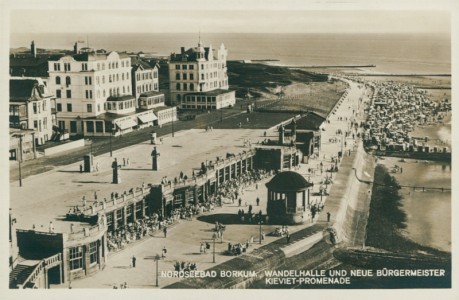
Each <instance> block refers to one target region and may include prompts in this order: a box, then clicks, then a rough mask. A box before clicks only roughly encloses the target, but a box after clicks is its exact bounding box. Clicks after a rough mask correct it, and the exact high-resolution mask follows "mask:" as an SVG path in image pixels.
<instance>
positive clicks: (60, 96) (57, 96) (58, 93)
mask: <svg viewBox="0 0 459 300" xmlns="http://www.w3.org/2000/svg"><path fill="white" fill-rule="evenodd" d="M56 98H62V93H61V90H56Z"/></svg>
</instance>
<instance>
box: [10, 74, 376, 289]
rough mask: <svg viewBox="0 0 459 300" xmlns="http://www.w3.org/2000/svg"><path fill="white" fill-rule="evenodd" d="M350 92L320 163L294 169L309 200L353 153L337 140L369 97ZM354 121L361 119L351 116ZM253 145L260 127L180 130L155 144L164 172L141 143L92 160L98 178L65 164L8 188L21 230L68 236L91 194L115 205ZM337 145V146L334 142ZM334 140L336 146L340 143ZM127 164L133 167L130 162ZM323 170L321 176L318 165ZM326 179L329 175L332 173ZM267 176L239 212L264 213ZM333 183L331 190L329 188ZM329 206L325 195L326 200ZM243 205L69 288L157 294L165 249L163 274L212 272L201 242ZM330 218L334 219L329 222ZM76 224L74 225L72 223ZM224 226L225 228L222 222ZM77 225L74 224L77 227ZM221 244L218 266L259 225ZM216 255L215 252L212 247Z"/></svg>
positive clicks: (171, 234)
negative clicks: (124, 196) (182, 267)
mask: <svg viewBox="0 0 459 300" xmlns="http://www.w3.org/2000/svg"><path fill="white" fill-rule="evenodd" d="M349 83H350V90H349V94H348V95H347V97H346V99H344V101H343V102H342V103H341V105H340V106H339V107H338V109H337V110H336V112H335V114H332V115H330V117H329V121H330V122H329V123H328V122H327V123H326V124H325V130H324V131H322V149H321V151H320V155H319V157H317V158H314V159H310V160H309V162H308V163H307V164H301V165H300V168H298V169H297V170H296V171H297V172H299V173H300V174H302V175H303V176H304V177H305V178H306V179H307V180H309V181H310V182H313V183H314V186H313V187H312V191H311V195H313V194H314V193H315V192H318V191H319V187H320V182H321V181H322V180H323V179H324V178H325V177H326V176H327V173H326V172H325V169H328V168H329V167H330V165H331V164H332V161H331V157H332V156H336V155H337V154H338V151H341V150H345V151H348V149H351V150H353V149H354V141H355V140H356V139H355V140H354V139H353V138H352V135H350V136H348V138H347V139H346V141H341V140H340V138H341V137H342V136H341V135H336V132H337V130H338V129H340V130H342V131H343V132H344V131H347V130H349V124H350V121H351V119H352V117H353V111H355V112H357V111H358V110H363V105H362V104H360V105H359V101H360V100H359V99H360V98H361V97H362V96H363V95H364V93H365V92H366V94H368V91H366V90H365V89H364V88H363V87H359V86H358V84H357V83H354V82H349ZM354 116H355V117H356V119H357V121H360V118H363V115H358V114H357V115H354ZM267 134H268V138H271V139H275V138H277V136H278V133H277V128H276V127H273V128H271V129H269V130H268V131H267ZM248 139H250V141H251V143H252V147H256V146H257V144H256V143H257V142H258V141H260V142H261V141H262V140H263V139H265V137H264V130H259V129H234V130H226V129H221V130H217V129H214V130H212V131H205V130H202V129H192V130H187V131H181V132H178V133H176V134H175V137H171V136H170V135H169V136H165V137H163V140H162V144H161V145H157V146H156V147H157V149H158V150H159V152H160V154H161V156H160V158H159V161H160V170H159V171H152V170H151V157H150V153H151V151H152V149H153V145H151V144H150V143H148V142H146V143H142V144H138V145H135V146H131V147H128V148H125V149H122V150H118V151H115V152H114V153H113V157H110V155H109V153H107V154H104V155H101V156H98V157H95V160H94V162H95V163H98V164H99V171H98V172H94V173H80V172H79V165H80V163H76V164H72V165H68V166H64V167H61V168H58V169H55V170H53V171H50V172H48V173H44V174H41V175H36V176H31V177H29V178H27V179H25V180H24V182H23V187H22V188H20V187H18V184H17V182H13V183H11V184H10V193H11V208H12V213H13V214H14V216H15V218H16V219H17V228H20V229H31V228H32V226H33V225H35V226H36V230H39V231H47V230H48V224H49V222H50V221H52V222H53V224H54V228H55V230H56V231H57V232H69V231H70V222H67V221H63V220H62V219H63V218H64V216H65V214H66V213H67V212H68V211H69V209H70V208H71V207H73V206H75V205H80V206H81V205H82V200H81V199H82V197H83V196H85V197H86V199H87V200H88V203H91V201H93V200H94V192H97V195H98V200H99V201H101V200H103V199H104V198H107V199H110V193H111V192H118V193H122V192H124V191H127V190H129V189H131V188H133V187H139V186H141V185H142V183H143V182H144V183H145V184H148V183H154V184H157V183H159V182H160V181H161V179H162V178H163V177H165V176H167V178H168V179H169V180H172V181H173V179H174V178H175V177H178V175H179V174H180V172H181V171H183V172H184V174H186V175H187V176H188V177H191V175H192V168H199V167H200V165H201V162H205V161H206V160H207V161H211V160H212V161H215V160H216V157H217V156H223V157H226V153H234V154H237V153H240V152H242V151H244V150H248V149H249V148H248V147H245V146H244V141H246V140H248ZM332 140H333V142H332ZM335 140H336V141H335ZM115 157H116V158H117V159H118V162H119V163H120V164H121V165H123V159H124V160H126V165H125V166H123V167H122V168H121V179H122V182H121V183H120V184H117V185H115V184H112V183H111V180H112V169H111V163H112V161H113V158H115ZM127 159H129V164H127ZM321 163H322V165H323V171H322V172H321V167H320V164H321ZM328 175H329V174H328ZM269 179H270V178H267V179H264V180H263V181H262V182H260V183H259V184H258V188H257V187H256V186H250V187H247V188H246V189H245V190H244V192H243V195H242V196H241V197H242V199H243V201H242V206H243V207H242V208H243V209H245V210H247V209H246V208H245V206H246V205H247V206H248V205H252V206H253V209H254V211H255V212H258V211H259V210H261V211H262V212H263V214H265V213H266V201H267V195H266V187H265V185H264V184H265V183H266V182H267V181H268V180H269ZM329 189H330V185H329V186H328V190H329ZM257 197H259V198H260V200H261V201H260V206H257V205H256V198H257ZM322 200H324V201H325V200H326V197H322ZM312 201H313V203H314V201H320V196H312ZM239 209H240V207H238V204H237V202H236V203H234V204H233V203H231V202H230V201H228V200H226V201H224V203H223V207H217V208H216V209H215V210H213V211H211V212H210V213H208V214H205V215H204V216H199V217H198V218H194V219H193V220H191V221H188V220H181V221H180V222H179V223H178V224H176V225H174V226H173V227H171V228H170V230H169V231H168V235H167V238H164V236H163V235H162V233H161V232H157V233H155V234H154V236H153V237H148V236H147V237H146V238H144V239H143V240H141V241H138V242H136V243H134V244H131V245H128V246H127V247H126V248H125V249H124V250H122V251H119V252H117V253H113V254H111V255H109V257H108V261H107V263H106V265H105V268H104V270H101V271H99V272H98V273H96V274H94V275H92V276H90V277H87V278H84V279H81V280H78V281H73V282H71V286H72V287H73V288H112V287H113V285H118V286H119V285H120V284H121V283H124V282H127V284H128V286H129V288H154V287H155V278H156V277H155V261H154V259H153V258H154V256H155V255H156V254H161V250H162V249H163V247H166V248H167V250H168V251H167V255H166V258H164V259H161V260H160V261H159V270H160V271H161V270H164V271H173V270H174V263H175V262H176V261H179V262H182V261H184V262H186V263H187V262H191V263H196V264H197V266H198V270H204V269H208V268H210V267H212V266H214V265H215V264H214V263H213V262H212V251H210V253H207V254H201V253H200V244H201V242H205V241H207V242H209V243H210V244H211V245H212V241H211V238H212V235H213V233H214V231H213V229H214V226H215V221H214V220H218V219H219V218H222V219H223V218H224V216H225V215H228V214H234V215H236V214H237V212H238V210H239ZM326 212H327V204H326V202H325V208H324V211H323V212H322V213H321V214H320V215H319V218H317V219H316V221H318V222H323V221H326ZM332 218H333V216H332ZM73 223H74V224H76V223H75V222H73ZM223 223H224V222H223ZM311 224H312V223H311V222H310V221H308V222H305V224H303V225H300V226H292V227H290V228H289V230H290V231H291V232H295V231H298V230H300V229H303V228H305V227H307V226H310V225H311ZM76 225H77V224H76ZM226 225H227V226H226V231H225V232H224V236H223V242H222V243H220V242H217V243H216V251H215V252H216V261H217V263H221V262H224V261H227V260H229V259H231V258H232V256H228V255H224V254H223V252H224V250H226V248H227V243H228V242H231V243H239V242H240V243H243V242H247V240H251V238H253V241H254V242H253V243H252V244H251V245H250V247H249V249H248V250H249V252H250V251H253V249H256V248H257V247H259V245H260V244H259V236H260V226H259V225H249V224H226ZM275 227H276V226H274V225H266V224H265V225H263V226H262V231H263V232H264V233H266V234H268V233H270V232H272V231H274V229H275ZM276 239H278V238H277V237H273V236H269V235H267V236H266V239H265V240H264V241H263V244H265V243H269V242H272V241H274V240H276ZM211 250H212V248H211ZM133 256H135V257H136V259H137V263H136V267H135V268H133V267H131V258H132V257H133ZM177 280H179V279H178V278H159V283H160V284H159V285H160V287H162V286H165V285H168V284H171V283H173V282H175V281H177ZM56 287H58V288H66V287H68V284H65V285H61V286H53V288H56Z"/></svg>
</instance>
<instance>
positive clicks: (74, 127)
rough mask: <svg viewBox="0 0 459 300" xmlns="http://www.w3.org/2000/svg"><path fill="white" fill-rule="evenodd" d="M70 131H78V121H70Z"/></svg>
mask: <svg viewBox="0 0 459 300" xmlns="http://www.w3.org/2000/svg"><path fill="white" fill-rule="evenodd" d="M70 132H71V133H76V132H77V123H76V121H70Z"/></svg>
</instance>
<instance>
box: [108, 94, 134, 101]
mask: <svg viewBox="0 0 459 300" xmlns="http://www.w3.org/2000/svg"><path fill="white" fill-rule="evenodd" d="M134 99H135V98H134V96H132V95H124V96H110V97H108V98H107V101H126V100H134Z"/></svg>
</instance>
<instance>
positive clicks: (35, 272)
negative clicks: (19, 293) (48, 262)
mask: <svg viewBox="0 0 459 300" xmlns="http://www.w3.org/2000/svg"><path fill="white" fill-rule="evenodd" d="M43 263H44V260H41V261H40V262H39V263H38V265H37V266H36V267H35V269H34V270H33V272H32V273H30V275H29V276H28V277H27V278H26V280H24V282H23V283H22V285H20V286H21V287H22V288H24V286H25V285H26V284H27V283H29V282H34V281H35V279H36V278H37V276H38V275H39V274H40V272H41V271H42V270H43V268H44V264H43Z"/></svg>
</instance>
